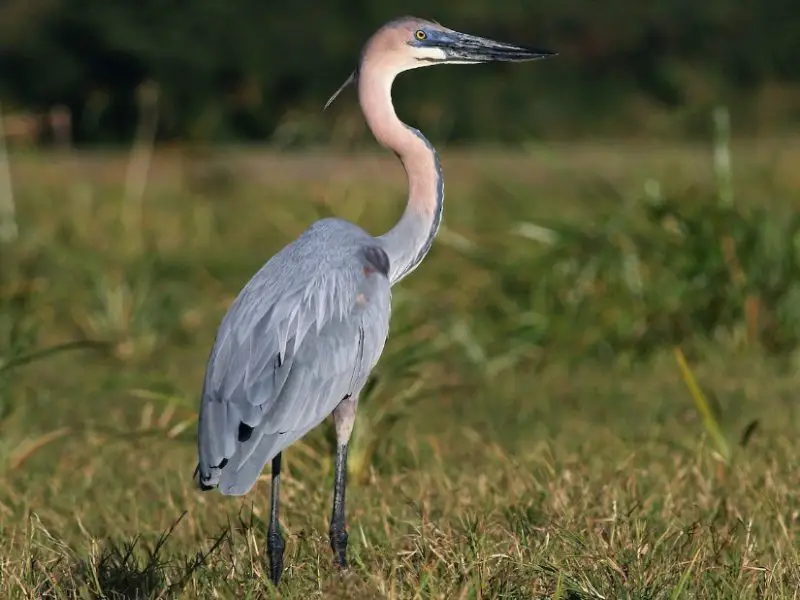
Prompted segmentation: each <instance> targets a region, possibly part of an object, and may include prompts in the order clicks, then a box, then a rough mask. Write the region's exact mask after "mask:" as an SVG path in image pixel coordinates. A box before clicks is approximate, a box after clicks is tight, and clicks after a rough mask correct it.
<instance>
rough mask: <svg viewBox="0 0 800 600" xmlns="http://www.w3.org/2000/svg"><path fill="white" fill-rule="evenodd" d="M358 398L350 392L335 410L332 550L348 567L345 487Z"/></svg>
mask: <svg viewBox="0 0 800 600" xmlns="http://www.w3.org/2000/svg"><path fill="white" fill-rule="evenodd" d="M356 405H357V399H356V397H354V396H350V395H349V394H348V395H347V396H345V397H344V398H343V399H342V401H341V402H340V403H339V406H337V407H336V409H335V410H334V411H333V419H334V423H335V424H336V471H335V474H334V483H333V514H332V515H331V528H330V540H331V550H333V556H334V558H335V560H336V564H337V565H338V566H339V567H340V568H342V569H346V568H347V529H346V527H345V520H344V509H345V489H346V487H347V444H348V442H349V441H350V434H351V433H352V432H353V424H354V422H355V416H356Z"/></svg>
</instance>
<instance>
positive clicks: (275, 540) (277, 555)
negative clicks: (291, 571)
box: [267, 528, 286, 587]
mask: <svg viewBox="0 0 800 600" xmlns="http://www.w3.org/2000/svg"><path fill="white" fill-rule="evenodd" d="M285 547H286V544H285V542H284V541H283V537H282V536H281V533H280V531H278V530H277V529H272V528H270V530H269V532H268V533H267V557H268V558H269V579H270V581H272V584H273V585H274V586H275V587H278V584H279V583H280V580H281V573H283V550H284V548H285Z"/></svg>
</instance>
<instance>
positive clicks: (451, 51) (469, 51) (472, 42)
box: [434, 31, 556, 62]
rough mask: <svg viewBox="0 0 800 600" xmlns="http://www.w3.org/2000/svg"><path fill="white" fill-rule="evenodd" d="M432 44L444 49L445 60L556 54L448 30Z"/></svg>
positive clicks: (516, 58)
mask: <svg viewBox="0 0 800 600" xmlns="http://www.w3.org/2000/svg"><path fill="white" fill-rule="evenodd" d="M434 45H437V46H439V47H440V48H442V50H444V51H445V53H446V54H447V55H448V60H447V62H489V61H504V62H522V61H526V60H537V59H540V58H547V57H548V56H556V53H555V52H551V51H550V50H542V49H541V48H526V47H524V46H516V45H514V44H506V43H504V42H497V41H495V40H490V39H487V38H482V37H478V36H475V35H469V34H467V33H459V32H457V31H453V32H449V34H448V35H447V36H446V37H443V38H442V39H441V41H439V43H436V42H434Z"/></svg>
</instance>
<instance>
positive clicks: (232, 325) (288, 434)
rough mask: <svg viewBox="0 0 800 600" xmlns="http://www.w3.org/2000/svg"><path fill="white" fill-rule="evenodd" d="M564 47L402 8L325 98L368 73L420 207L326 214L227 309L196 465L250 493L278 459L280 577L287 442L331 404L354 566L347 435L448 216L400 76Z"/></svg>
mask: <svg viewBox="0 0 800 600" xmlns="http://www.w3.org/2000/svg"><path fill="white" fill-rule="evenodd" d="M555 54H556V53H554V52H551V51H548V50H542V49H535V48H528V47H523V46H518V45H515V44H508V43H503V42H498V41H494V40H491V39H487V38H482V37H477V36H474V35H470V34H466V33H460V32H458V31H455V30H452V29H449V28H447V27H444V26H443V25H440V24H439V23H437V22H435V21H429V20H425V19H420V18H417V17H401V18H397V19H393V20H391V21H389V22H387V23H385V24H384V25H383V26H381V27H380V28H379V29H378V30H377V31H376V32H375V33H374V34H373V35H372V36H371V37H370V38H369V39H368V40H367V42H366V43H365V44H364V45H363V47H362V50H361V53H360V56H359V60H358V63H357V66H356V68H355V70H354V71H353V72H352V73H351V74H350V76H349V77H348V78H347V80H346V81H345V82H344V84H342V86H341V87H340V88H339V89H338V90H337V91H336V92H335V93H334V94H333V95H332V96H331V98H330V99H329V100H328V102H327V103H326V104H325V107H324V108H323V110H325V109H327V108H328V107H329V106H330V104H331V103H332V102H333V101H334V100H335V99H336V98H337V96H339V94H340V93H341V92H342V91H343V90H344V89H345V88H346V87H347V86H348V85H351V84H354V85H355V86H356V88H357V93H358V101H359V104H360V107H361V110H362V113H363V115H364V118H365V120H366V123H367V125H368V126H369V128H370V130H371V132H372V134H373V135H374V137H375V138H376V140H377V141H378V143H379V144H381V145H382V146H383V147H385V148H387V149H389V150H391V151H393V152H394V153H395V154H396V155H397V157H398V158H399V159H400V162H401V163H402V166H403V168H404V170H405V172H406V176H407V179H408V200H407V204H406V208H405V210H404V212H403V214H402V216H401V217H400V220H399V221H398V222H397V223H396V224H395V225H394V227H392V228H391V229H390V230H389V231H388V232H387V233H385V234H383V235H381V236H378V237H373V236H372V235H370V234H369V233H367V232H366V231H365V230H364V229H362V228H360V227H359V226H357V225H355V224H353V223H350V222H348V221H346V220H343V219H338V218H335V217H331V218H325V219H321V220H319V221H316V222H315V223H313V224H311V225H310V226H309V227H308V229H306V230H305V231H304V232H303V233H302V234H300V236H299V237H297V238H296V239H295V240H294V241H292V242H290V243H289V244H288V245H287V246H285V247H284V248H283V249H281V250H280V251H278V252H277V253H276V254H275V255H273V256H272V257H271V258H270V259H268V260H267V262H266V263H265V264H264V265H263V266H262V267H261V269H260V270H259V271H258V272H257V273H256V274H255V275H254V276H253V277H252V279H250V281H249V282H248V283H247V284H246V285H245V286H244V287H243V288H242V290H241V292H240V293H239V294H238V296H237V297H236V299H235V300H234V301H233V303H232V304H231V305H230V307H229V308H228V311H227V313H226V314H225V316H224V317H223V318H222V321H221V323H220V325H219V328H218V331H217V334H216V338H215V340H214V343H213V346H212V348H211V352H210V355H209V357H208V363H207V366H206V373H205V377H204V380H203V390H202V397H201V400H200V412H199V419H198V430H197V437H198V443H197V449H198V464H197V468H196V470H195V477H196V479H197V482H198V485H199V487H200V489H201V490H203V491H208V490H212V489H215V488H216V489H218V491H219V492H221V493H222V494H223V495H228V496H241V495H244V494H246V493H248V492H249V491H250V490H251V489H252V488H253V486H254V485H255V483H256V480H257V479H258V477H259V476H260V474H261V473H262V471H263V470H264V468H265V467H266V465H267V463H268V462H270V461H271V494H272V496H271V503H270V519H269V524H268V527H267V532H266V534H267V535H266V546H267V559H268V561H269V578H270V581H271V582H272V583H273V584H274V585H275V586H278V584H279V582H280V578H281V574H282V572H283V554H284V548H285V542H284V539H283V536H282V534H281V530H280V524H279V492H280V476H281V456H282V452H283V451H284V450H285V449H286V448H288V447H289V446H290V445H291V444H293V443H294V442H296V441H297V440H299V439H301V438H302V437H304V436H305V435H306V434H307V433H308V432H309V431H311V430H312V429H314V428H315V427H317V426H318V425H320V424H321V423H322V422H323V421H324V420H325V419H326V418H328V417H329V416H331V415H333V423H334V427H335V432H336V460H335V468H334V483H333V502H332V512H331V520H330V529H329V532H328V533H329V540H330V547H331V550H332V552H333V559H334V562H335V564H336V566H338V567H339V568H341V569H346V568H347V541H348V535H347V530H346V526H345V491H346V484H347V448H348V442H349V439H350V435H351V433H352V431H353V426H354V422H355V418H356V410H357V407H358V397H359V393H360V392H361V390H362V388H363V387H364V385H365V383H366V382H367V378H368V377H369V375H370V373H371V371H372V370H373V368H374V367H375V366H376V364H377V363H378V360H379V358H380V356H381V353H382V352H383V348H384V345H385V343H386V341H387V338H388V334H389V318H390V313H391V288H392V287H393V286H394V285H396V284H397V283H398V282H400V281H401V280H403V279H404V278H405V277H407V276H408V275H409V274H410V273H411V272H412V271H414V270H415V269H416V268H417V267H418V266H419V265H420V263H421V262H422V260H423V259H424V258H425V256H426V255H427V254H428V252H429V250H430V249H431V246H432V244H433V240H434V238H435V237H436V235H437V233H438V231H439V227H440V224H441V221H442V211H443V207H444V180H443V175H442V167H441V163H440V160H439V156H438V154H437V152H436V150H435V149H434V147H433V146H432V145H431V143H430V142H429V141H428V139H427V138H426V137H425V136H424V135H423V134H422V133H421V132H420V131H418V130H417V129H414V128H413V127H411V126H409V125H406V124H405V123H404V122H403V121H401V120H400V119H399V118H398V116H397V114H396V113H395V109H394V106H393V103H392V95H391V94H392V84H393V82H394V80H395V78H396V77H397V76H398V75H399V74H400V73H403V72H404V71H410V70H412V69H417V68H420V67H430V66H434V65H445V64H476V63H486V62H492V61H504V62H522V61H530V60H536V59H542V58H546V57H550V56H554V55H555Z"/></svg>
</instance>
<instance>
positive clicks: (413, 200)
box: [358, 64, 444, 284]
mask: <svg viewBox="0 0 800 600" xmlns="http://www.w3.org/2000/svg"><path fill="white" fill-rule="evenodd" d="M393 81H394V74H393V73H391V72H387V70H385V69H382V68H381V65H379V64H375V65H373V64H362V67H361V70H360V72H359V76H358V97H359V101H360V103H361V109H362V110H363V111H364V117H365V118H366V120H367V124H368V125H369V127H370V129H371V130H372V133H373V135H375V138H376V139H377V140H378V142H380V144H381V145H383V146H385V147H386V148H389V149H390V150H393V151H394V152H395V154H397V156H398V157H399V158H400V160H401V162H402V163H403V168H404V169H405V171H406V175H407V177H408V204H407V205H406V209H405V212H404V213H403V216H402V217H401V218H400V221H398V223H397V225H395V226H394V227H393V228H392V229H391V230H390V231H388V232H387V233H386V234H384V235H382V236H380V237H379V238H378V239H379V240H380V241H381V243H382V244H383V247H384V249H385V250H386V253H387V254H388V255H389V262H390V267H389V280H390V281H391V283H392V284H395V283H397V282H398V281H400V280H401V279H402V278H403V277H405V276H406V275H408V274H409V273H410V272H411V271H413V270H414V269H415V268H416V267H417V265H419V263H420V262H422V259H423V258H425V255H426V254H427V253H428V251H429V250H430V248H431V245H432V244H433V238H434V237H435V236H436V233H437V232H438V230H439V225H440V223H441V221H442V209H443V207H444V179H443V178H442V168H441V164H440V163H439V157H438V155H437V154H436V150H434V148H433V146H432V145H431V143H430V142H429V141H428V140H427V139H426V138H425V136H424V135H422V133H420V132H419V131H417V130H416V129H413V128H411V127H409V126H408V125H406V124H405V123H403V122H402V121H401V120H400V119H399V118H398V117H397V114H395V111H394V106H393V105H392V82H393Z"/></svg>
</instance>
